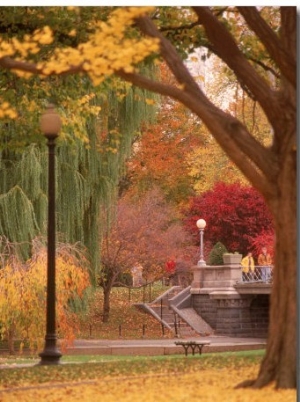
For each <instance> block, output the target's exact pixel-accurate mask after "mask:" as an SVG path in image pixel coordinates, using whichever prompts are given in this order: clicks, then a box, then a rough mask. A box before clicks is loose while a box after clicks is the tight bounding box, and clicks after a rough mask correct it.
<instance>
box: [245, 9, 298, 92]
mask: <svg viewBox="0 0 300 402" xmlns="http://www.w3.org/2000/svg"><path fill="white" fill-rule="evenodd" d="M289 8H291V7H289ZM238 10H239V12H240V13H241V14H242V16H243V17H244V19H245V21H246V23H247V24H248V26H249V27H250V28H251V29H252V31H253V32H254V33H255V34H256V35H257V36H258V37H259V39H260V40H261V42H262V43H263V44H264V46H265V47H266V49H267V51H268V53H269V54H270V56H271V58H272V59H273V60H274V61H275V63H276V64H277V65H278V67H279V69H280V71H281V73H282V74H283V75H284V76H285V77H286V79H287V80H288V81H289V82H290V83H291V84H292V85H293V86H294V87H295V86H296V59H295V57H294V56H295V51H293V52H291V49H290V46H288V47H287V46H284V43H283V42H282V41H281V40H280V38H279V37H278V36H277V35H276V33H275V32H274V31H273V30H272V28H271V27H270V26H269V25H268V24H267V23H266V21H265V20H264V19H263V18H262V17H261V15H260V13H259V12H258V10H257V8H256V7H238ZM295 10H296V8H295ZM293 17H294V20H295V21H296V11H294V12H293V13H292V15H291V16H289V18H287V20H288V21H290V19H291V18H293ZM294 25H295V22H294ZM288 42H289V43H290V41H288Z"/></svg>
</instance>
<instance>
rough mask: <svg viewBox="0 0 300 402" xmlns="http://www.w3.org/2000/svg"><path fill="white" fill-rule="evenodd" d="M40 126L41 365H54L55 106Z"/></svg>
mask: <svg viewBox="0 0 300 402" xmlns="http://www.w3.org/2000/svg"><path fill="white" fill-rule="evenodd" d="M40 125H41V130H42V132H43V134H44V136H45V137H46V138H47V140H48V142H47V145H48V150H49V159H48V248H47V312H46V336H45V347H44V350H43V352H41V353H40V354H39V356H40V357H41V361H40V363H39V364H42V365H52V364H59V360H60V358H61V356H62V355H61V353H60V351H59V350H58V349H57V346H56V341H57V336H56V325H55V248H56V246H55V140H56V138H57V137H58V132H59V130H60V128H61V120H60V117H59V115H58V114H57V113H56V111H55V110H54V106H53V105H51V104H50V105H49V106H48V107H47V110H46V111H45V112H44V113H43V115H42V117H41V121H40Z"/></svg>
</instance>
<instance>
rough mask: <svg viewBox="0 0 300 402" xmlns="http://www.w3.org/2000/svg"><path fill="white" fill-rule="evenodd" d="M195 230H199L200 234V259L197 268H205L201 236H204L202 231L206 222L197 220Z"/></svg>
mask: <svg viewBox="0 0 300 402" xmlns="http://www.w3.org/2000/svg"><path fill="white" fill-rule="evenodd" d="M196 225H197V228H198V229H199V233H200V259H199V261H198V264H197V265H198V267H205V266H206V262H205V260H204V255H203V236H204V229H205V227H206V222H205V220H204V219H198V220H197V222H196Z"/></svg>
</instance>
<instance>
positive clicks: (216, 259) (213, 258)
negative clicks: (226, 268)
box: [208, 242, 227, 265]
mask: <svg viewBox="0 0 300 402" xmlns="http://www.w3.org/2000/svg"><path fill="white" fill-rule="evenodd" d="M224 253H227V248H226V247H225V246H224V244H223V243H221V242H218V243H216V244H215V245H214V246H213V248H212V249H211V251H210V253H209V257H208V258H209V265H222V264H223V254H224Z"/></svg>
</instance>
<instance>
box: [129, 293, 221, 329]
mask: <svg viewBox="0 0 300 402" xmlns="http://www.w3.org/2000/svg"><path fill="white" fill-rule="evenodd" d="M134 306H135V307H136V308H138V309H139V310H141V311H143V312H146V313H148V314H151V315H152V316H153V317H155V318H156V319H157V320H158V321H159V322H160V323H161V324H162V325H163V327H165V328H167V329H169V330H170V331H172V332H173V333H174V335H175V336H178V337H192V336H198V335H199V334H200V335H210V334H212V333H213V330H212V328H211V327H210V326H209V325H208V324H207V323H206V322H205V321H204V320H203V319H202V318H201V317H200V316H199V315H198V314H197V313H196V311H195V310H194V309H193V308H192V307H191V294H190V286H189V287H187V288H185V289H182V287H181V286H172V287H171V288H170V289H168V290H167V291H166V292H164V293H163V294H161V295H160V296H159V297H157V298H156V299H155V300H153V301H152V302H150V303H136V304H135V305H134Z"/></svg>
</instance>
